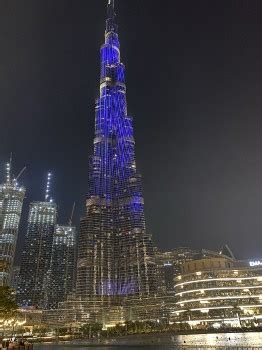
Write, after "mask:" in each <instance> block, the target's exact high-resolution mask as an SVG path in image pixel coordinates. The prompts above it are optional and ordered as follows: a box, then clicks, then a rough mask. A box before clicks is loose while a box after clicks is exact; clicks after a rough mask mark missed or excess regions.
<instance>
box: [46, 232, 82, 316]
mask: <svg viewBox="0 0 262 350" xmlns="http://www.w3.org/2000/svg"><path fill="white" fill-rule="evenodd" d="M75 253H76V228H75V227H73V226H60V225H57V226H56V228H55V233H54V238H53V245H52V255H51V261H50V269H49V273H48V278H49V280H48V305H47V307H48V308H49V309H54V308H57V307H58V303H59V302H62V301H65V300H66V298H67V296H68V295H69V294H70V293H72V291H73V288H74V272H75Z"/></svg>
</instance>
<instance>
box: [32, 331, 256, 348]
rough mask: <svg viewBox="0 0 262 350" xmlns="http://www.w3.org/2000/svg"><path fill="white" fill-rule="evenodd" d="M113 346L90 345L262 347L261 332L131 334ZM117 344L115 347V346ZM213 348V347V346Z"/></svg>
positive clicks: (41, 346)
mask: <svg viewBox="0 0 262 350" xmlns="http://www.w3.org/2000/svg"><path fill="white" fill-rule="evenodd" d="M114 345H115V346H111V344H110V345H109V346H97V347H96V346H92V347H90V349H93V350H96V349H100V350H102V349H103V350H115V349H118V350H125V349H128V350H137V349H140V350H150V349H154V350H167V349H173V350H175V349H177V348H178V346H181V345H191V346H197V347H198V349H200V347H201V346H212V347H220V346H225V347H227V348H230V347H236V346H250V347H251V346H254V347H259V348H261V349H262V333H225V334H199V335H180V336H172V335H170V334H161V335H154V334H152V335H148V336H141V335H140V336H139V335H138V336H132V337H128V338H119V339H115V342H114ZM116 346H117V347H116ZM34 349H35V350H72V349H77V350H86V349H88V345H87V344H83V343H82V344H64V345H61V344H59V345H58V344H53V345H50V344H49V345H48V344H41V345H35V347H34ZM213 349H214V348H213Z"/></svg>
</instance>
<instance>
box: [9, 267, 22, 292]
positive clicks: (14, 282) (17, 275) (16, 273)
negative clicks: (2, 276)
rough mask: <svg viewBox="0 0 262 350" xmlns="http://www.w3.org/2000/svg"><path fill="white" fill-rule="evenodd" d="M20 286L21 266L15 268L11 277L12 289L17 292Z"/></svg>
mask: <svg viewBox="0 0 262 350" xmlns="http://www.w3.org/2000/svg"><path fill="white" fill-rule="evenodd" d="M19 284H20V266H14V267H13V271H12V277H11V287H12V288H13V289H14V290H17V289H18V286H19Z"/></svg>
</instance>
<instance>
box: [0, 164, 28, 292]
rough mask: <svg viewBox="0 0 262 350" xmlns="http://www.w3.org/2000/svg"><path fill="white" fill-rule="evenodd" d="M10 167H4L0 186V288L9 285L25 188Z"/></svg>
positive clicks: (8, 165)
mask: <svg viewBox="0 0 262 350" xmlns="http://www.w3.org/2000/svg"><path fill="white" fill-rule="evenodd" d="M10 167H11V165H10V164H9V163H8V164H7V165H6V171H7V177H6V181H5V183H3V184H1V185H0V286H4V285H10V284H11V276H12V269H13V264H14V257H15V250H16V242H17V236H18V229H19V224H20V218H21V212H22V207H23V201H24V197H25V188H24V187H21V186H19V185H18V183H17V180H16V179H12V178H11V175H10V171H11V170H10Z"/></svg>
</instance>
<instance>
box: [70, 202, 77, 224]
mask: <svg viewBox="0 0 262 350" xmlns="http://www.w3.org/2000/svg"><path fill="white" fill-rule="evenodd" d="M75 207H76V202H74V204H73V208H72V212H71V215H70V218H69V221H68V225H69V226H72V223H73V216H74V213H75Z"/></svg>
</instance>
